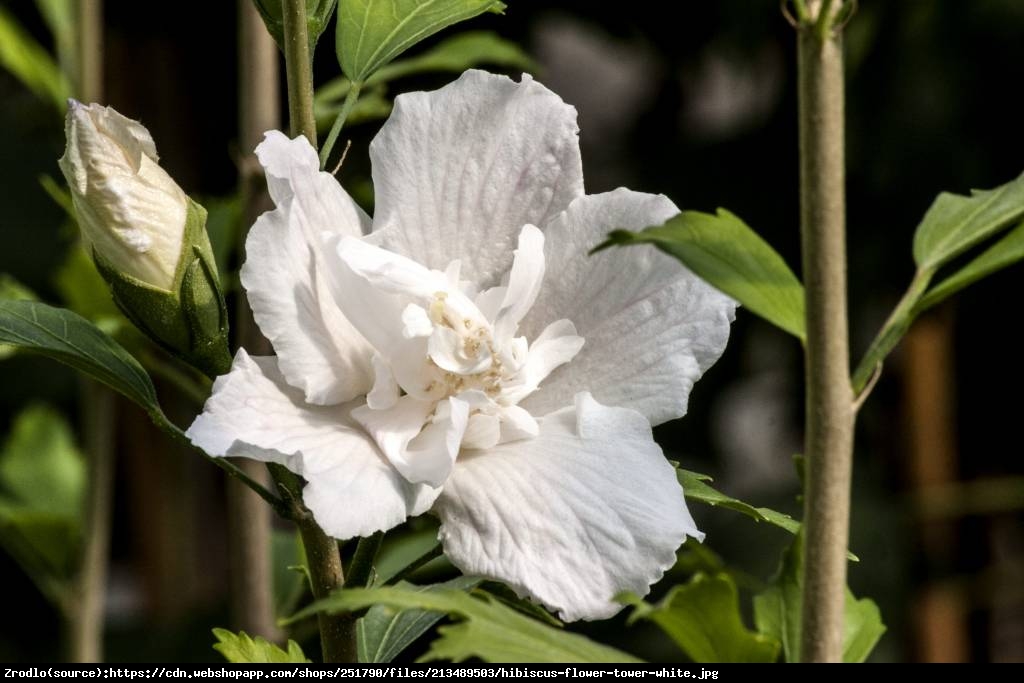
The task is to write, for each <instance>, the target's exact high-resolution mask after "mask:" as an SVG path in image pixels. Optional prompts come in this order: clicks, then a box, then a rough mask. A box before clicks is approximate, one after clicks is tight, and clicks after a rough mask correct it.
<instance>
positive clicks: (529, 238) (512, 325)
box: [494, 225, 544, 344]
mask: <svg viewBox="0 0 1024 683" xmlns="http://www.w3.org/2000/svg"><path fill="white" fill-rule="evenodd" d="M543 281H544V234H543V233H542V232H541V231H540V230H538V229H537V228H536V227H534V226H532V225H526V226H523V229H522V231H521V232H520V233H519V248H518V249H516V250H515V253H514V254H513V257H512V270H510V271H509V279H508V284H507V285H506V286H505V297H504V299H503V300H502V302H501V306H500V307H499V308H498V313H497V315H495V317H494V339H495V341H496V342H498V343H499V344H503V343H505V341H506V340H508V339H511V337H512V335H513V334H515V331H516V329H517V328H518V327H519V321H520V320H522V319H523V316H525V315H526V313H527V312H528V311H529V310H530V308H531V307H532V306H533V302H534V301H536V300H537V295H538V294H539V293H540V287H541V283H542V282H543Z"/></svg>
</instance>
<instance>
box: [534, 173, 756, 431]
mask: <svg viewBox="0 0 1024 683" xmlns="http://www.w3.org/2000/svg"><path fill="white" fill-rule="evenodd" d="M678 213H679V209H677V208H676V207H675V205H674V204H672V202H671V201H669V200H668V199H667V198H665V197H663V196H659V195H650V194H642V193H639V192H632V191H630V190H626V189H618V190H615V191H614V192H608V193H605V194H598V195H591V196H587V197H583V198H581V199H578V200H576V201H575V202H573V204H572V205H571V206H570V207H569V209H568V210H567V211H566V212H565V213H564V214H562V215H561V216H559V217H558V218H556V219H555V220H554V221H552V222H551V223H550V224H548V225H547V226H546V227H545V230H544V234H545V237H546V238H547V245H548V246H547V249H546V253H545V259H546V261H547V269H548V272H550V273H558V277H557V278H555V277H551V278H548V279H547V280H546V281H545V283H544V287H543V288H542V289H541V292H540V296H539V297H538V298H537V301H536V303H534V305H533V308H531V309H530V312H529V313H528V314H527V316H526V318H525V319H524V320H523V322H522V324H521V326H520V332H521V333H522V334H525V335H526V336H527V338H530V339H533V338H535V337H536V336H537V335H539V334H540V333H541V331H542V330H544V327H545V325H547V324H548V323H550V322H551V321H553V320H559V319H561V318H568V319H569V320H571V321H572V322H573V324H574V325H575V327H576V331H577V333H578V334H579V335H580V336H581V337H583V338H584V339H585V340H586V343H585V344H584V345H583V347H582V349H581V350H580V352H579V354H577V355H576V356H575V357H574V358H573V359H572V361H571V362H569V363H567V364H565V365H563V366H561V367H560V368H558V369H557V370H555V371H554V372H552V373H551V375H550V376H549V377H548V378H547V379H546V380H544V382H543V383H542V384H541V385H540V388H539V389H538V390H537V392H536V393H534V394H532V395H531V396H529V397H527V398H526V399H524V400H523V402H522V406H523V407H524V408H526V409H527V410H529V411H530V412H531V413H533V414H534V415H544V414H546V413H549V412H551V411H554V410H558V409H559V408H561V407H563V406H566V405H568V404H570V403H571V402H572V400H573V396H574V395H575V394H576V393H577V392H579V391H590V392H592V393H593V394H594V397H595V398H596V399H597V400H599V401H601V402H602V403H606V404H608V405H615V406H621V407H625V408H633V409H634V410H637V411H639V412H640V413H642V414H643V415H645V416H646V417H647V418H648V419H649V420H650V421H651V423H652V424H655V425H657V424H661V423H662V422H666V421H668V420H671V419H675V418H677V417H682V416H683V415H684V414H686V405H687V401H688V399H689V395H690V389H691V388H692V387H693V384H694V382H696V381H697V380H698V379H699V378H700V376H701V375H702V374H703V373H704V371H705V370H707V369H708V368H709V367H711V365H713V364H714V362H715V361H716V360H718V357H719V356H721V354H722V351H724V350H725V344H726V342H727V341H728V339H729V325H730V323H731V322H732V320H733V317H734V312H735V307H736V304H735V302H734V301H733V300H732V299H730V298H729V297H727V296H725V295H724V294H722V293H720V292H719V291H718V290H716V289H714V288H712V287H711V286H710V285H708V284H707V283H705V282H704V281H703V280H701V279H700V278H698V277H697V276H696V275H694V274H693V273H691V272H690V271H689V270H687V269H686V268H684V267H683V266H681V265H680V264H679V262H678V261H676V260H675V259H673V258H671V257H669V256H666V255H665V254H662V253H660V252H658V251H656V250H655V249H653V248H642V247H630V248H628V249H609V250H607V251H603V252H600V253H598V254H595V255H593V256H586V254H587V252H588V250H590V249H592V248H593V247H594V246H595V245H597V244H598V243H600V242H601V241H602V240H603V239H604V238H605V236H606V235H607V233H608V232H610V231H611V230H613V229H616V228H625V229H631V230H638V229H641V228H644V227H646V226H648V225H654V224H658V223H663V222H664V221H666V220H668V219H669V218H671V217H673V216H675V215H676V214H678Z"/></svg>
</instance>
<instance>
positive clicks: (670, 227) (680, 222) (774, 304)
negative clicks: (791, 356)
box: [594, 209, 806, 341]
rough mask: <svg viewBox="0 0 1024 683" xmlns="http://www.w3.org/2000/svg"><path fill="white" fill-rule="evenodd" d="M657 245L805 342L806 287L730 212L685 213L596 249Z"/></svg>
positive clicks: (620, 234)
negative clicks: (713, 213) (714, 213)
mask: <svg viewBox="0 0 1024 683" xmlns="http://www.w3.org/2000/svg"><path fill="white" fill-rule="evenodd" d="M633 244H653V245H655V246H656V247H658V249H661V250H662V251H664V252H665V253H667V254H669V255H671V256H674V257H675V258H677V259H679V261H680V262H682V264H683V265H684V266H686V267H687V268H689V269H690V270H692V271H693V272H694V273H696V274H697V275H698V276H700V277H701V278H703V279H704V280H707V281H708V282H709V283H710V284H711V285H712V286H714V287H717V288H718V289H720V290H721V291H722V292H725V293H726V294H728V295H729V296H731V297H732V298H734V299H736V300H737V301H739V302H740V303H741V304H743V305H744V306H746V307H747V308H748V309H750V312H751V313H754V314H755V315H758V316H760V317H762V318H764V319H765V320H767V321H768V322H770V323H772V324H773V325H775V326H776V327H779V328H781V329H783V330H785V331H786V332H789V333H790V334H792V335H793V336H795V337H797V338H798V339H800V340H801V341H802V340H804V339H805V337H806V333H805V331H804V288H803V285H801V284H800V281H799V280H798V279H797V277H796V275H794V274H793V271H792V270H790V269H789V266H787V265H786V262H785V261H784V260H782V257H781V256H779V254H778V253H777V252H776V251H775V250H774V249H772V247H771V245H769V244H768V243H767V242H765V241H764V240H763V239H761V237H760V236H758V234H757V233H756V232H754V231H753V230H751V229H750V228H749V227H748V226H747V225H746V224H745V223H744V222H743V221H742V220H740V219H739V218H737V217H736V216H734V215H733V214H731V213H729V212H728V211H726V210H725V209H719V210H718V213H717V214H716V215H712V214H709V213H700V212H697V211H684V212H683V213H681V214H679V215H678V216H676V217H675V218H672V219H670V220H669V221H668V222H666V223H665V224H663V225H658V226H653V227H650V228H647V229H646V230H643V231H641V232H630V231H629V230H615V231H614V232H612V233H610V234H609V235H608V240H607V241H605V242H603V243H602V244H600V245H598V246H597V247H596V248H595V249H594V251H595V252H596V251H600V250H602V249H606V248H608V247H611V246H616V245H618V246H625V245H633Z"/></svg>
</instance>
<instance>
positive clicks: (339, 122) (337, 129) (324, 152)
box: [320, 82, 362, 169]
mask: <svg viewBox="0 0 1024 683" xmlns="http://www.w3.org/2000/svg"><path fill="white" fill-rule="evenodd" d="M361 88H362V84H361V83H358V82H356V83H352V84H351V85H350V86H349V89H348V94H347V95H345V101H344V102H342V104H341V111H339V112H338V118H336V119H334V125H332V126H331V132H330V133H328V134H327V141H326V142H324V146H323V148H322V149H321V150H320V168H321V169H324V168H327V160H328V159H329V158H330V156H331V150H332V149H334V143H336V142H337V141H338V135H339V134H340V133H341V129H342V128H343V127H344V126H345V121H346V120H347V119H348V116H349V114H351V113H352V109H353V107H355V106H356V100H358V99H359V90H360V89H361Z"/></svg>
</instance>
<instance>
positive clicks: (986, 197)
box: [914, 174, 1024, 270]
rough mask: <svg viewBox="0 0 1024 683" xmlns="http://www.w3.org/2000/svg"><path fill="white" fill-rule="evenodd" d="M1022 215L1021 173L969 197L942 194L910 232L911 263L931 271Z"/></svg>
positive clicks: (977, 191)
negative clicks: (1011, 179) (911, 241)
mask: <svg viewBox="0 0 1024 683" xmlns="http://www.w3.org/2000/svg"><path fill="white" fill-rule="evenodd" d="M1022 216H1024V174H1022V175H1021V176H1019V177H1018V178H1017V179H1016V180H1013V181H1010V182H1008V183H1006V184H1005V185H1001V186H999V187H997V188H995V189H993V190H976V191H974V192H973V193H972V194H971V195H970V196H963V195H957V194H951V193H949V192H943V193H942V194H940V195H939V196H938V197H936V198H935V201H934V202H933V203H932V205H931V207H930V208H929V209H928V212H927V213H925V215H924V218H923V219H922V220H921V223H920V225H918V226H917V231H916V232H915V233H914V260H915V261H916V262H917V265H918V267H919V268H921V269H923V270H932V269H935V268H938V267H939V266H941V265H942V264H943V263H946V262H947V261H949V260H950V259H952V258H954V257H956V256H958V255H959V254H961V253H963V252H964V251H966V250H967V249H970V248H971V247H972V246H974V245H976V244H978V243H979V242H982V241H983V240H985V239H988V238H989V237H992V236H993V235H995V233H997V232H999V231H1000V230H1002V229H1003V228H1006V227H1007V226H1009V225H1010V224H1012V223H1014V222H1015V221H1017V220H1019V219H1020V218H1021V217H1022Z"/></svg>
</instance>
